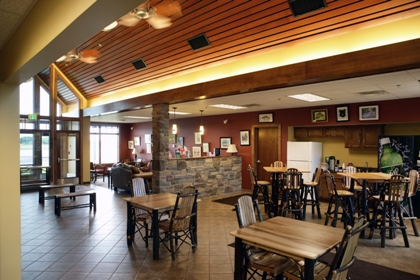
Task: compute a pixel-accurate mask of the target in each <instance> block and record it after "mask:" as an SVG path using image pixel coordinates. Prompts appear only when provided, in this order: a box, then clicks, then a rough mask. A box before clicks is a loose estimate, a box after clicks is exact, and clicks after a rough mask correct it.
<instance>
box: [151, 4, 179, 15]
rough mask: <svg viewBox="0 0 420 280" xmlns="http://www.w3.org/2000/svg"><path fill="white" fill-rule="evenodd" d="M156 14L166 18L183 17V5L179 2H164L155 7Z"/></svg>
mask: <svg viewBox="0 0 420 280" xmlns="http://www.w3.org/2000/svg"><path fill="white" fill-rule="evenodd" d="M154 7H155V8H156V14H158V15H161V16H166V17H180V16H182V9H181V5H180V4H179V3H178V2H177V1H173V0H164V1H162V2H160V3H159V4H157V5H155V6H154Z"/></svg>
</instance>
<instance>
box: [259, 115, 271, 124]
mask: <svg viewBox="0 0 420 280" xmlns="http://www.w3.org/2000/svg"><path fill="white" fill-rule="evenodd" d="M273 121H274V114H273V113H266V114H259V115H258V122H260V123H266V122H273Z"/></svg>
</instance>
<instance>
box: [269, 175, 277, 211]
mask: <svg viewBox="0 0 420 280" xmlns="http://www.w3.org/2000/svg"><path fill="white" fill-rule="evenodd" d="M271 186H272V188H271V201H272V204H273V215H274V217H276V216H277V215H278V213H279V173H272V182H271ZM270 210H271V209H270Z"/></svg>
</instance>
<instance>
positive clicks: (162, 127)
mask: <svg viewBox="0 0 420 280" xmlns="http://www.w3.org/2000/svg"><path fill="white" fill-rule="evenodd" d="M168 110H169V103H162V104H155V105H153V111H152V123H153V125H152V159H153V165H152V169H153V177H152V191H153V193H160V191H161V190H160V186H161V182H160V180H161V177H160V175H161V174H163V172H164V171H165V169H166V164H167V161H168V159H169V148H168V147H169V114H168Z"/></svg>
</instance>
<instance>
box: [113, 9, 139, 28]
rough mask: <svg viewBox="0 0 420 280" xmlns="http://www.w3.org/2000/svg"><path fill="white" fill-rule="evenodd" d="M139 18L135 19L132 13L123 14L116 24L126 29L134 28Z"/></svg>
mask: <svg viewBox="0 0 420 280" xmlns="http://www.w3.org/2000/svg"><path fill="white" fill-rule="evenodd" d="M140 20H141V19H140V18H138V17H137V15H136V14H135V13H133V12H129V13H128V14H125V15H124V16H122V17H121V18H120V19H119V20H118V23H119V24H121V25H124V26H127V27H131V26H135V25H137V24H138V23H139V22H140Z"/></svg>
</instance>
